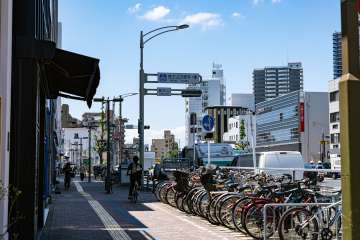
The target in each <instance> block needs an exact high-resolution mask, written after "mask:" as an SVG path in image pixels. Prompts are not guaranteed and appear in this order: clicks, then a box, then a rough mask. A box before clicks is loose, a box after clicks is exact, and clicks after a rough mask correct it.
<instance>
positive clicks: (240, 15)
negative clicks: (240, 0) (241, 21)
mask: <svg viewBox="0 0 360 240" xmlns="http://www.w3.org/2000/svg"><path fill="white" fill-rule="evenodd" d="M231 16H232V17H234V18H244V15H242V14H241V13H239V12H233V13H232V14H231Z"/></svg>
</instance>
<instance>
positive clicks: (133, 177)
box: [127, 156, 142, 199]
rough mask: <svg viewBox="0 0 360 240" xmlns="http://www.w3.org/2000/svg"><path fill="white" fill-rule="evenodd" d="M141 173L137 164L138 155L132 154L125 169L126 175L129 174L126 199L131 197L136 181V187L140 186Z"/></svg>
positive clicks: (140, 168) (140, 167)
mask: <svg viewBox="0 0 360 240" xmlns="http://www.w3.org/2000/svg"><path fill="white" fill-rule="evenodd" d="M141 173H142V166H141V165H140V164H139V157H138V156H134V157H133V162H132V163H130V164H129V166H128V169H127V175H128V176H130V188H129V196H128V199H132V196H133V192H134V187H135V182H137V185H138V187H140V185H141Z"/></svg>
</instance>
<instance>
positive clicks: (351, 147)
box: [339, 0, 360, 240]
mask: <svg viewBox="0 0 360 240" xmlns="http://www.w3.org/2000/svg"><path fill="white" fill-rule="evenodd" d="M358 27H359V24H358V1H355V0H342V1H341V33H342V73H343V75H342V76H341V80H340V83H339V92H340V116H341V117H340V132H341V135H340V145H341V185H342V214H343V217H342V229H343V236H342V238H343V239H346V240H356V239H360V209H359V205H358V204H359V202H360V191H359V188H358V184H359V182H360V174H359V169H360V161H359V159H360V151H359V149H358V148H359V146H360V138H359V136H360V125H359V123H360V108H359V106H358V105H359V102H360V94H359V93H360V80H359V78H360V67H359V28H358Z"/></svg>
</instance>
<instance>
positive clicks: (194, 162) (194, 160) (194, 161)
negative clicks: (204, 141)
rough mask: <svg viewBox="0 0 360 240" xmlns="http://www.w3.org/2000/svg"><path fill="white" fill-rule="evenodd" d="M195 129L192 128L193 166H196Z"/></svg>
mask: <svg viewBox="0 0 360 240" xmlns="http://www.w3.org/2000/svg"><path fill="white" fill-rule="evenodd" d="M195 129H196V128H195V127H194V126H193V127H192V130H193V141H194V146H193V152H194V158H193V164H194V166H195V165H197V164H196V153H195Z"/></svg>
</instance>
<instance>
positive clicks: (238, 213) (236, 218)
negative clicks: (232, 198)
mask: <svg viewBox="0 0 360 240" xmlns="http://www.w3.org/2000/svg"><path fill="white" fill-rule="evenodd" d="M250 203H251V199H250V198H249V197H243V198H241V199H239V200H238V201H237V202H236V203H235V205H234V207H233V209H232V221H233V224H234V226H235V228H236V229H237V230H238V231H240V232H242V233H244V234H246V232H245V229H244V227H243V226H242V222H241V219H242V213H243V210H244V208H245V206H247V205H248V204H250Z"/></svg>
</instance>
